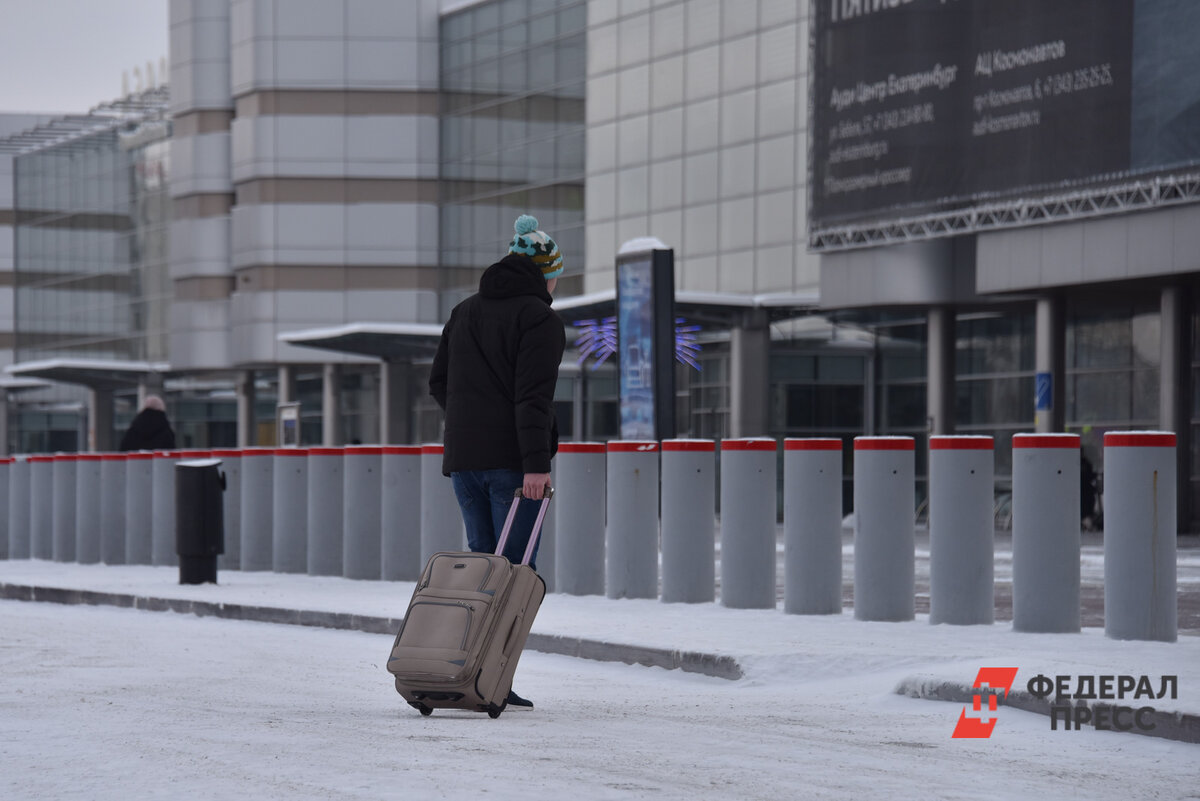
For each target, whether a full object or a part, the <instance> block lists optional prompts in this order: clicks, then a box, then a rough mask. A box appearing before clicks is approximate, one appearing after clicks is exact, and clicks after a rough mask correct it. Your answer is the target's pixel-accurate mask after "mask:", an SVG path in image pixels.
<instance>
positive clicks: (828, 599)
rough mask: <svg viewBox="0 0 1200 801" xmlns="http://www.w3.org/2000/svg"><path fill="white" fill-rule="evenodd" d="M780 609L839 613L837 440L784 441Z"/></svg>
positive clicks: (839, 460) (839, 459) (839, 467)
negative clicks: (781, 607) (782, 554)
mask: <svg viewBox="0 0 1200 801" xmlns="http://www.w3.org/2000/svg"><path fill="white" fill-rule="evenodd" d="M783 538H784V543H783V549H784V550H783V553H784V561H783V611H784V612H787V613H789V614H796V615H839V614H841V612H842V441H841V440H840V439H830V438H814V439H785V440H784V441H783Z"/></svg>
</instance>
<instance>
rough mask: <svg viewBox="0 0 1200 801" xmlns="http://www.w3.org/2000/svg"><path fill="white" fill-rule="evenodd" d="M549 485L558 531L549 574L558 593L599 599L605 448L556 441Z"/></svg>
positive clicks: (601, 567) (602, 569)
mask: <svg viewBox="0 0 1200 801" xmlns="http://www.w3.org/2000/svg"><path fill="white" fill-rule="evenodd" d="M554 460H555V461H556V462H558V471H557V472H558V474H557V476H556V478H555V480H556V481H557V482H558V483H557V484H556V485H555V494H556V495H557V496H558V497H557V498H556V499H555V500H554V501H553V502H552V503H553V506H554V515H555V518H556V519H555V528H556V530H557V532H558V537H557V539H558V541H557V544H556V553H555V560H554V575H555V577H556V579H557V584H558V591H559V592H564V593H567V594H569V595H603V594H604V528H605V525H604V514H605V496H606V486H605V479H606V468H605V446H604V443H602V442H560V443H559V445H558V455H557V456H555V457H554Z"/></svg>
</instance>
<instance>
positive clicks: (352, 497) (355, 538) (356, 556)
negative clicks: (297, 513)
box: [342, 445, 383, 580]
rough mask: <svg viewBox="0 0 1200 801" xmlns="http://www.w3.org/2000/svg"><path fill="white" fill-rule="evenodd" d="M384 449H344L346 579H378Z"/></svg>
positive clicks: (344, 554) (364, 447)
mask: <svg viewBox="0 0 1200 801" xmlns="http://www.w3.org/2000/svg"><path fill="white" fill-rule="evenodd" d="M382 461H383V448H381V447H379V446H370V445H368V446H351V447H349V448H346V469H345V497H346V508H345V513H344V514H343V517H342V520H343V526H344V528H345V532H346V533H345V540H344V541H343V549H342V554H343V556H342V562H343V569H342V575H343V576H345V577H346V578H356V579H376V580H378V579H380V578H382V577H383V567H382V565H381V564H380V559H381V558H382V552H383V537H382V533H381V532H382V529H381V527H380V526H381V522H380V520H381V515H382V513H383V500H382V498H381V497H380V495H381V493H382V491H383V464H382Z"/></svg>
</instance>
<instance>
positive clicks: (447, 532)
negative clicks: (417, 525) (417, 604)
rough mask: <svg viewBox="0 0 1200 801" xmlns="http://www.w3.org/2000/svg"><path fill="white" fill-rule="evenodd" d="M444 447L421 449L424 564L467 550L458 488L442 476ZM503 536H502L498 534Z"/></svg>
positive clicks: (437, 445)
mask: <svg viewBox="0 0 1200 801" xmlns="http://www.w3.org/2000/svg"><path fill="white" fill-rule="evenodd" d="M443 450H444V448H443V446H442V445H439V444H436V443H430V444H428V445H422V446H421V564H425V563H427V562H428V561H429V557H431V556H433V555H434V554H435V553H438V552H439V551H462V550H466V547H467V536H466V529H465V528H464V527H463V519H462V512H461V511H459V507H458V498H457V496H455V494H454V485H453V484H451V483H450V478H449V477H448V476H444V475H442V452H443ZM496 534H497V536H499V532H496Z"/></svg>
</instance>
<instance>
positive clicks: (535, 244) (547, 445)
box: [429, 214, 566, 706]
mask: <svg viewBox="0 0 1200 801" xmlns="http://www.w3.org/2000/svg"><path fill="white" fill-rule="evenodd" d="M537 225H538V221H537V220H536V219H535V218H533V217H531V216H529V215H527V214H522V215H521V216H520V217H518V218H517V221H516V224H515V225H514V226H513V227H514V228H515V230H516V232H517V235H516V236H515V237H514V238H513V240H512V243H511V244H510V245H509V250H508V255H506V256H505V257H504V258H502V259H501V260H500V261H498V262H496V263H495V264H493V265H492V266H491V267H488V268H487V270H485V271H484V273H483V276H482V277H481V278H480V279H479V291H478V292H477V293H475V294H474V295H472V296H471V297H469V298H467V299H466V300H464V301H463V302H462V303H459V304H458V305H457V306H455V307H454V310H453V311H451V312H450V319H449V320H448V321H447V322H446V326H445V328H443V329H442V338H441V341H440V342H439V343H438V350H437V355H436V356H435V357H434V360H433V368H432V370H431V372H430V375H429V391H430V394H432V395H433V397H434V399H435V400H437V402H438V405H439V406H441V407H442V409H444V410H445V412H446V437H445V451H444V454H443V457H442V472H443V473H444V474H446V475H448V476H450V479H451V481H452V482H453V484H454V494H455V495H456V496H457V498H458V504H459V507H460V508H461V509H462V515H463V521H464V522H465V524H466V529H467V545H468V547H470V549H471V550H472V551H478V552H483V553H494V552H495V550H496V545H497V542H498V539H499V536H500V531H501V529H502V528H503V526H504V520H505V518H506V517H507V516H508V510H509V507H510V505H511V504H512V499H513V494H514V492H515V491H516V489H517V488H518V487H521V488H522V490H523V493H524V495H525V498H526V500H524V501H522V502H521V504H520V506H519V507H518V510H517V517H516V520H515V521H514V522H513V527H512V531H511V532H510V533H509V538H508V542H507V544H506V545H505V548H504V555H505V556H507V557H508V558H509V560H510V561H512V562H514V563H516V562H520V561H521V558H522V557H523V556H524V554H525V547H526V545H527V544H528V542H529V535H530V533H531V532H532V530H533V522H534V520H535V519H536V516H537V507H538V504H537V503H535V501H540V500H541V498H542V496H543V494H544V493H545V491H546V488H547V487H549V486H550V457H552V456H553V455H554V454H555V452H556V451H557V450H558V426H557V424H556V422H555V419H554V385H555V383H556V382H557V381H558V365H559V362H561V361H562V355H563V350H564V348H565V347H566V333H565V331H564V329H563V323H562V320H561V319H560V318H559V316H558V314H556V313H555V312H554V311H553V310H552V309H551V308H550V304H551V302H552V300H551V297H550V295H551V293H552V292H553V291H554V287H555V285H556V284H557V283H558V276H559V275H561V274H562V271H563V260H562V255H561V254H560V253H559V251H558V245H556V244H555V243H554V240H553V239H551V238H550V237H549V236H548V235H547V234H546V233H545V232H544V231H539V230H537ZM536 561H537V550H536V547H535V549H534V552H533V557H532V559H531V560H530V564H535V563H536ZM509 705H510V706H532V704H530V703H528V702H526V701H524V700H523V699H521V698H520V696H517V695H516V694H515V693H514V694H511V695H510V696H509Z"/></svg>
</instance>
